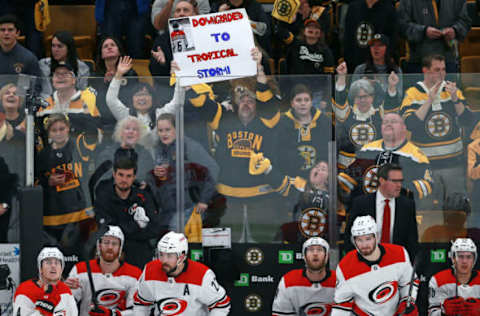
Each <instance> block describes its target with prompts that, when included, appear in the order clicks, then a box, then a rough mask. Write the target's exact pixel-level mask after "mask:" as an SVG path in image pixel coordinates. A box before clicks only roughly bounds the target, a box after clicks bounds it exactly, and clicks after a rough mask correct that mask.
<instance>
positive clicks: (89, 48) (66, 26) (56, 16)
mask: <svg viewBox="0 0 480 316" xmlns="http://www.w3.org/2000/svg"><path fill="white" fill-rule="evenodd" d="M94 12H95V6H94V5H52V6H50V18H51V22H50V24H49V25H48V27H47V29H46V30H45V32H44V33H43V34H44V46H45V52H46V53H47V55H50V46H51V40H52V36H53V34H54V33H55V32H56V31H62V30H68V31H70V32H72V34H73V36H74V40H75V45H76V46H77V53H78V57H79V58H80V59H92V58H93V54H94V51H95V45H96V30H97V23H96V21H95V15H94Z"/></svg>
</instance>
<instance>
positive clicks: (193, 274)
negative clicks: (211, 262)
mask: <svg viewBox="0 0 480 316" xmlns="http://www.w3.org/2000/svg"><path fill="white" fill-rule="evenodd" d="M207 271H208V267H207V266H206V265H204V264H202V263H200V262H196V261H193V260H190V259H188V268H187V271H184V272H182V273H181V274H180V275H179V276H178V277H176V278H175V282H177V283H188V284H195V285H202V281H203V276H204V275H205V273H207Z"/></svg>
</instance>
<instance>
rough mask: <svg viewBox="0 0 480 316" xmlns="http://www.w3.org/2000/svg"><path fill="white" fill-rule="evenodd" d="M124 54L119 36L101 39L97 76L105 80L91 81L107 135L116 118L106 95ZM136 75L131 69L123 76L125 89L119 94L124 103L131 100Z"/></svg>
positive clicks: (97, 58)
mask: <svg viewBox="0 0 480 316" xmlns="http://www.w3.org/2000/svg"><path fill="white" fill-rule="evenodd" d="M122 56H125V52H124V50H123V47H122V45H121V43H120V41H119V40H118V39H117V38H115V37H112V36H106V37H104V38H102V39H101V40H100V43H99V46H98V52H97V57H96V60H95V63H96V67H95V77H103V80H102V79H101V78H96V79H95V80H90V81H91V84H92V86H93V87H94V88H95V90H97V100H98V101H97V106H98V109H99V111H100V114H101V117H102V124H103V126H104V130H105V133H106V135H107V136H108V135H111V133H112V131H113V127H114V125H115V122H116V120H115V117H114V116H113V115H112V113H111V112H110V110H109V109H108V107H107V103H106V95H107V90H108V86H109V85H110V81H112V78H113V77H114V76H115V73H116V72H117V65H118V62H119V60H120V57H122ZM136 77H137V73H136V72H135V71H134V70H133V69H131V70H129V71H128V72H127V73H126V74H125V78H123V81H122V86H123V87H124V89H122V91H121V92H120V95H119V98H120V100H121V101H122V102H123V104H127V103H128V100H131V97H132V96H131V91H132V88H133V86H134V85H136V83H137V82H138V79H137V78H136Z"/></svg>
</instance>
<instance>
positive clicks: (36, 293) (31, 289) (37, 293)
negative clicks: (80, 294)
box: [14, 280, 72, 303]
mask: <svg viewBox="0 0 480 316" xmlns="http://www.w3.org/2000/svg"><path fill="white" fill-rule="evenodd" d="M55 288H56V289H55V291H56V292H57V293H58V294H59V295H60V294H70V295H72V291H70V288H69V287H68V286H67V285H66V284H65V283H63V282H62V281H59V282H57V284H56V285H55ZM44 294H45V291H44V289H43V288H41V287H39V286H38V285H37V283H36V282H34V281H33V280H28V281H25V282H23V283H20V285H19V286H18V288H17V290H16V291H15V296H14V297H15V298H16V297H17V295H24V296H26V297H28V298H29V299H30V300H31V301H32V302H33V303H35V302H36V301H37V300H39V299H41V298H42V297H43V295H44Z"/></svg>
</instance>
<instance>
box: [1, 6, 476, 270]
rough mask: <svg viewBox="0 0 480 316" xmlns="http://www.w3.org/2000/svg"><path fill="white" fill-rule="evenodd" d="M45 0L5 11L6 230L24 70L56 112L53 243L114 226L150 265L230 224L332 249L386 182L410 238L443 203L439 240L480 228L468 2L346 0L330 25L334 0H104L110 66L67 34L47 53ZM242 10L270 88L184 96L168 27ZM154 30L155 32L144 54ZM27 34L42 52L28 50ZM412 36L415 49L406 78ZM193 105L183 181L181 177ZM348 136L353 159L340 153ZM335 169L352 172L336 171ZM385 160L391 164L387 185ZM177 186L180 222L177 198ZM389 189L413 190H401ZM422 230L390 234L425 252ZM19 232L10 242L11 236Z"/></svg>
mask: <svg viewBox="0 0 480 316" xmlns="http://www.w3.org/2000/svg"><path fill="white" fill-rule="evenodd" d="M30 2H32V3H34V2H35V1H23V2H22V1H18V5H23V6H24V7H22V8H23V9H24V10H23V11H22V14H19V12H20V11H21V10H20V9H19V7H18V6H16V5H15V4H9V5H5V6H4V7H2V9H0V13H10V14H5V15H3V14H2V16H1V17H0V74H1V75H2V76H1V78H0V88H1V89H0V104H1V107H0V109H1V112H0V167H1V168H2V171H1V176H2V180H1V181H0V182H1V183H2V187H3V186H4V187H5V188H4V189H3V190H1V191H2V194H5V197H4V196H3V195H2V196H0V198H1V200H0V202H1V203H3V204H0V224H1V225H2V226H1V227H7V226H8V223H9V217H10V214H11V213H12V207H11V203H12V201H11V197H12V195H13V194H14V193H13V192H14V191H15V187H16V186H17V185H22V184H23V183H22V181H23V180H24V179H23V177H24V175H23V168H24V165H25V164H24V159H25V153H24V151H25V148H24V144H25V130H26V123H25V113H24V111H23V110H24V108H23V107H24V103H25V87H24V86H23V85H22V84H20V82H21V80H19V78H20V77H19V76H18V75H19V74H24V75H29V76H31V78H32V80H31V82H30V87H31V88H32V91H34V93H36V95H38V96H41V97H42V98H43V100H44V101H45V105H44V106H43V107H40V108H39V110H38V111H37V113H36V114H35V117H36V118H35V132H36V146H35V148H36V154H35V177H36V180H37V181H36V183H37V185H39V186H42V188H43V196H44V199H43V208H42V210H43V216H44V217H43V218H44V228H45V232H46V238H48V239H52V240H54V241H55V242H57V243H59V244H60V245H61V246H62V247H64V248H76V247H79V245H80V243H78V242H77V241H78V240H81V239H84V240H86V239H87V238H88V236H89V233H90V232H91V231H92V230H93V228H92V227H94V226H98V227H101V226H104V225H118V226H120V227H121V228H122V230H123V232H124V233H125V240H126V242H125V246H124V247H125V249H128V251H127V253H128V254H129V255H131V257H129V258H128V260H129V262H131V263H133V264H137V265H139V266H142V265H143V264H144V263H145V262H147V261H148V259H149V256H150V254H151V252H152V251H153V247H154V245H155V242H156V240H158V238H160V237H161V235H162V234H163V233H164V232H165V231H168V230H173V229H175V228H178V225H182V226H185V227H184V228H185V231H186V232H188V237H189V240H199V236H200V234H201V230H200V229H199V228H201V227H208V226H210V227H211V226H218V225H220V226H228V227H231V228H232V238H233V240H234V241H238V240H242V241H272V240H274V241H288V242H301V241H303V240H304V239H305V238H306V237H312V236H322V237H328V231H329V229H333V228H332V227H328V223H329V220H328V216H329V215H330V216H331V215H332V214H337V221H338V227H337V228H336V230H338V232H339V233H340V234H342V233H343V231H344V226H345V225H342V224H346V227H347V231H348V227H349V225H351V223H352V221H353V216H352V212H353V211H355V214H356V215H355V216H357V215H358V216H359V215H362V214H361V213H362V211H367V209H363V210H358V209H357V207H358V205H359V204H358V203H360V201H361V200H360V199H361V198H364V197H365V196H366V195H368V194H370V195H371V194H373V196H375V192H377V190H378V188H380V191H382V190H384V191H385V192H383V191H382V192H380V191H379V192H380V193H381V194H382V196H384V197H387V196H386V195H390V197H389V199H394V200H396V201H397V202H396V203H399V204H397V205H401V203H405V205H408V208H409V209H412V208H413V213H411V214H410V215H411V216H410V215H408V217H409V222H408V223H409V224H408V227H409V228H411V225H414V224H415V223H416V220H415V218H414V216H415V214H416V213H415V212H418V211H420V210H422V211H433V210H442V209H443V210H447V211H457V212H461V213H462V214H464V215H465V216H463V217H462V218H463V220H462V221H460V222H458V221H457V222H456V223H455V225H457V226H455V227H457V228H461V229H451V228H448V229H446V231H449V232H450V234H447V233H445V234H444V235H445V236H444V235H441V234H438V236H444V237H445V238H446V239H447V240H449V239H452V238H455V237H466V236H468V235H472V234H475V231H474V230H472V229H471V227H473V226H475V225H478V224H479V220H480V216H479V215H478V214H476V212H475V209H476V208H477V206H479V205H480V200H478V199H479V195H478V194H475V193H476V192H477V191H478V190H479V187H480V184H479V179H480V175H479V172H478V170H477V169H478V163H477V161H478V156H479V155H480V149H479V148H480V147H479V139H480V137H478V126H477V123H478V122H479V119H480V117H479V116H478V115H477V113H476V112H475V111H472V110H471V109H470V107H469V104H468V100H466V98H465V96H464V95H463V94H462V91H461V88H462V87H461V84H460V80H459V75H456V74H457V73H458V71H459V58H458V43H459V42H461V41H462V40H464V39H465V37H466V36H467V34H468V32H469V30H470V28H471V19H470V17H469V15H468V13H467V9H466V1H464V0H454V1H443V0H436V1H433V2H430V1H418V0H416V1H413V0H412V1H410V0H401V1H391V0H356V1H345V3H344V7H343V9H342V12H343V15H342V14H341V13H339V14H338V16H339V17H341V18H339V21H340V22H341V21H343V23H340V24H339V25H336V24H335V23H332V22H331V21H333V16H332V14H334V12H333V11H332V8H336V7H335V3H334V2H332V1H303V0H302V1H300V2H301V4H300V9H299V11H298V13H297V15H296V16H295V17H294V19H293V23H290V24H288V23H286V22H282V21H279V20H277V19H275V18H272V17H271V16H270V14H269V13H267V12H266V11H265V10H264V9H263V7H262V5H261V4H259V3H258V2H257V1H255V0H229V1H227V2H210V3H209V2H208V1H206V0H202V1H198V2H197V1H195V0H175V1H173V0H172V1H170V0H166V1H165V0H155V1H153V2H152V1H148V0H137V1H136V2H135V1H123V0H116V1H109V0H104V1H96V4H95V5H96V7H95V18H96V20H97V22H98V24H99V25H98V31H99V34H100V35H101V37H99V40H98V50H97V54H96V60H95V64H91V63H88V61H87V62H85V61H82V60H80V59H79V58H78V55H77V52H76V48H75V41H74V38H73V35H72V34H71V33H70V32H69V30H57V32H55V34H54V35H53V38H52V40H51V51H50V52H49V53H48V54H47V55H49V57H46V58H43V57H44V55H43V52H42V51H41V48H39V47H41V46H42V45H38V42H37V43H36V44H35V41H36V40H35V38H36V36H37V35H41V33H40V32H38V31H39V30H38V25H33V29H32V26H29V25H28V23H32V21H36V19H38V18H37V17H36V19H30V18H27V16H28V13H29V12H30V11H31V12H32V14H34V13H35V12H37V11H35V10H39V9H38V8H35V7H33V6H32V8H31V10H30V6H28V5H27V3H30ZM348 2H349V3H348ZM395 2H396V3H395ZM0 3H1V2H0ZM15 3H17V2H15ZM234 8H245V9H246V11H247V13H248V16H249V19H250V22H251V25H252V30H253V33H254V35H255V40H256V43H257V47H256V48H253V49H252V58H253V60H254V61H255V62H256V64H257V76H256V77H253V78H243V79H235V80H228V81H224V82H220V83H216V84H197V85H193V86H190V87H186V88H182V87H179V86H177V85H176V83H175V78H174V76H172V78H170V75H171V73H174V72H175V71H176V70H178V66H177V64H176V62H175V61H174V60H173V55H172V51H171V43H170V38H169V33H168V31H166V27H167V21H168V18H171V17H174V18H179V17H186V16H193V15H197V14H204V13H209V12H218V11H225V10H231V9H234ZM347 8H348V9H347ZM11 13H15V14H17V16H15V15H13V14H11ZM150 13H151V19H149V14H150ZM342 17H343V18H342ZM126 21H128V23H127V22H126ZM149 21H150V22H151V26H150V23H149ZM149 29H152V30H154V31H153V35H154V37H155V38H154V40H153V48H152V50H151V52H150V56H146V55H145V47H144V45H145V41H144V40H143V39H144V36H145V34H147V33H148V32H149V31H148V30H149ZM20 30H22V32H23V33H24V34H25V35H26V37H27V41H26V42H25V46H26V47H28V48H29V49H27V48H26V47H25V46H23V45H21V44H20V43H19V42H18V41H17V37H18V35H19V33H20ZM37 33H39V34H37ZM40 38H41V37H40ZM401 40H403V41H406V42H408V47H409V50H410V54H409V58H408V59H407V61H406V63H404V65H402V67H400V65H399V62H398V57H399V56H398V52H399V47H400V46H401V43H403V42H402V41H401ZM37 41H38V39H37ZM40 41H41V39H40ZM124 44H126V45H125V47H127V49H126V50H124V48H123V47H124ZM280 57H283V58H285V60H283V61H280V67H279V70H280V74H281V75H282V76H275V75H274V74H273V73H272V68H271V67H270V66H269V62H268V61H269V58H270V59H271V58H280ZM132 58H149V59H150V66H149V69H150V72H151V74H152V76H153V81H150V83H147V82H145V81H146V80H144V79H145V78H141V77H139V76H138V75H137V73H136V72H135V71H134V70H133V68H132V65H133V61H132ZM287 74H288V75H301V76H287ZM333 74H335V76H333ZM414 74H415V75H414ZM152 84H153V85H152ZM179 107H183V111H184V132H185V137H184V138H183V139H182V141H183V144H184V151H183V156H184V157H183V158H182V160H184V162H185V163H184V168H183V171H182V172H179V171H178V170H177V165H176V162H177V160H178V159H180V158H179V157H177V153H178V151H177V150H176V149H177V148H176V145H177V139H176V123H177V122H176V119H175V113H176V111H177V110H178V108H179ZM334 139H335V140H336V144H337V148H331V147H329V143H330V141H332V140H334ZM332 158H335V159H332ZM335 160H336V162H337V163H338V167H337V166H333V165H329V162H330V163H331V162H332V161H335ZM384 165H388V166H389V168H391V169H388V170H387V171H383V172H382V173H380V172H379V171H378V169H379V167H381V166H384ZM391 172H393V173H394V174H397V175H398V179H393V180H392V178H391V174H390V173H391ZM179 174H180V175H183V182H184V190H185V191H184V192H185V199H184V208H183V209H182V210H178V209H177V204H176V199H175V197H176V192H177V187H178V185H179V184H178V183H177V181H178V180H179V176H178V175H179ZM337 175H338V184H339V185H338V190H337V189H336V190H333V188H332V187H331V185H332V183H335V182H336V181H332V177H335V176H337ZM3 178H5V179H8V181H4V180H3ZM329 178H330V181H329ZM392 181H393V182H392ZM391 183H395V184H401V185H400V186H399V187H398V188H395V190H393V189H392V188H391V187H389V185H390V184H391ZM382 188H384V189H382ZM397 189H398V190H397ZM337 191H338V194H336V195H335V194H333V192H337ZM387 191H388V192H390V193H388V192H387ZM397 191H398V192H397ZM455 194H457V195H458V194H460V195H461V196H462V199H463V200H464V201H467V203H466V204H470V202H469V201H468V198H469V197H470V196H471V197H472V200H473V201H472V202H471V205H473V208H472V207H466V206H465V204H462V206H461V207H457V209H454V210H451V209H446V207H451V204H449V203H446V202H445V201H447V200H448V199H449V198H450V199H451V198H452V196H454V195H455ZM400 198H402V199H407V200H406V201H403V200H402V201H400V200H397V199H400ZM365 203H367V202H366V201H365ZM382 203H383V204H382ZM367 204H368V203H367ZM385 204H386V205H389V204H388V202H386V203H385V202H381V204H377V207H378V208H380V206H379V205H381V208H382V209H383V208H384V206H385ZM332 205H335V206H336V209H335V210H329V209H330V208H331V207H332ZM365 207H366V208H367V206H365ZM369 207H371V206H369ZM389 208H390V206H389ZM391 208H392V209H395V206H394V205H393V206H391ZM373 209H375V202H373ZM399 209H400V207H397V211H399ZM472 210H473V211H472ZM39 211H40V210H39ZM357 212H358V214H357ZM181 213H182V216H179V215H180V214H181ZM393 213H395V212H393ZM471 213H473V214H471ZM438 214H439V215H438V216H437V218H439V217H441V215H440V214H441V213H438ZM371 215H373V216H374V215H375V214H371ZM397 215H398V214H397ZM412 216H413V217H412ZM374 217H375V216H374ZM181 218H183V223H181ZM380 218H382V216H380ZM393 218H395V215H392V223H393V222H395V223H397V222H396V220H394V219H393ZM377 220H378V222H380V224H379V225H380V226H381V225H382V224H381V220H379V219H378V218H377ZM410 220H411V222H410ZM312 221H313V222H312ZM441 222H443V221H442V220H438V221H436V222H435V223H441ZM447 222H448V220H447V219H445V225H446V226H448V225H449V223H447ZM93 223H95V224H96V225H93ZM410 224H411V225H410ZM395 225H397V224H395ZM402 225H403V224H402ZM466 225H467V226H468V228H467V226H466ZM272 227H273V228H272ZM72 231H78V232H79V233H78V234H72ZM392 231H395V228H394V229H392ZM2 232H5V230H4V229H2ZM415 232H416V233H415V234H413V235H412V234H409V237H415V236H417V235H418V231H417V230H415ZM420 233H421V235H420V236H419V237H420V238H414V239H416V240H415V242H413V241H411V240H410V239H409V240H408V241H406V240H403V239H402V238H401V237H398V236H397V235H395V234H393V235H392V236H389V240H390V241H395V242H398V243H400V244H404V245H405V246H406V248H407V250H408V251H409V252H413V251H414V249H415V247H416V245H412V243H416V242H417V240H418V239H419V240H427V241H430V240H431V238H432V237H431V236H433V235H432V233H431V232H429V233H428V234H427V232H425V234H426V235H425V238H423V236H422V235H423V231H422V232H420ZM459 234H460V235H459ZM3 235H4V234H2V235H0V242H5V241H6V240H7V236H3ZM346 235H348V234H346ZM72 236H75V237H76V238H77V239H72ZM348 238H349V237H348V236H345V239H346V240H348ZM398 238H400V239H398ZM439 238H440V237H439ZM442 238H443V237H442ZM439 241H440V240H439ZM77 250H78V249H77Z"/></svg>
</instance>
